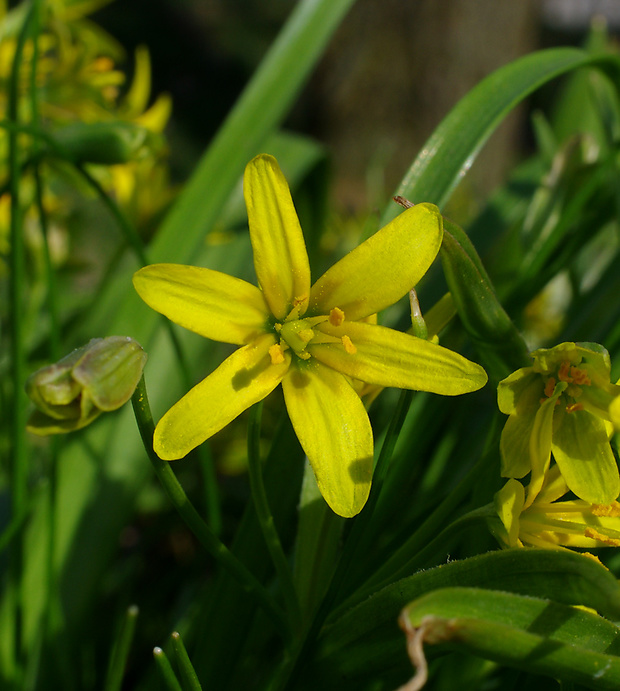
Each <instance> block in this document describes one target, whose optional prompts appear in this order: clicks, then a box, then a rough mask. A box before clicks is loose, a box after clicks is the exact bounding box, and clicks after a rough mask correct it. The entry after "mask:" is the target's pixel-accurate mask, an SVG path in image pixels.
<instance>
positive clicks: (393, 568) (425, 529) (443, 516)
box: [334, 413, 503, 614]
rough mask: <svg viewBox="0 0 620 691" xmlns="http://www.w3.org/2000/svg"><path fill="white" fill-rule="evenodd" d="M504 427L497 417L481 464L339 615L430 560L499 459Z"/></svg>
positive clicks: (463, 480) (342, 607)
mask: <svg viewBox="0 0 620 691" xmlns="http://www.w3.org/2000/svg"><path fill="white" fill-rule="evenodd" d="M502 425H503V420H502V419H501V416H500V415H499V413H498V414H497V415H495V416H494V418H493V421H492V424H491V425H490V428H489V433H488V437H487V443H486V447H485V450H484V453H483V454H482V456H481V458H480V459H479V460H478V462H477V463H476V464H475V465H474V466H473V467H472V468H471V470H470V471H469V472H468V473H467V475H465V477H464V478H463V479H462V480H461V482H459V483H458V485H456V487H455V488H454V489H453V490H452V491H451V492H450V493H449V494H448V495H447V496H446V498H445V499H444V500H443V501H442V502H441V504H439V506H438V507H437V508H436V509H435V511H433V513H432V514H431V515H430V516H429V517H428V518H427V519H426V521H424V523H422V525H421V526H420V527H419V528H418V529H417V530H416V531H415V532H414V533H413V535H411V537H410V538H409V539H408V540H407V541H406V542H405V543H403V544H402V545H401V546H400V547H399V548H398V549H397V550H395V551H394V553H393V555H392V556H391V558H390V559H389V560H388V561H387V562H385V563H384V564H383V566H382V567H381V568H380V569H379V570H378V571H376V572H375V573H374V574H373V575H372V577H371V578H369V579H368V580H367V581H366V583H365V584H364V586H363V588H361V589H360V590H359V591H357V592H356V593H355V594H354V595H353V596H352V597H351V598H349V599H348V600H346V601H345V602H343V603H342V604H341V606H340V607H339V611H340V610H344V608H346V607H350V606H352V604H354V603H356V602H361V601H362V600H363V599H364V598H366V597H368V596H370V595H371V594H372V593H374V592H376V591H377V590H378V589H379V588H382V587H383V586H384V585H386V584H387V583H388V582H394V581H395V580H396V579H397V578H398V577H399V575H403V574H405V573H406V572H407V571H408V569H409V568H410V567H411V565H412V564H416V563H418V562H419V560H420V554H422V555H423V557H424V558H426V557H425V555H426V554H428V550H427V546H428V545H430V544H435V539H436V537H438V534H442V533H443V526H445V525H446V524H447V523H448V521H449V520H450V517H451V516H452V515H453V514H454V511H455V509H456V508H457V507H458V506H459V504H461V503H462V502H463V500H464V499H465V498H466V497H467V495H468V494H469V493H470V492H471V490H472V488H473V487H474V486H475V485H476V483H477V482H479V480H480V475H481V473H482V472H483V470H484V469H485V468H488V467H489V462H490V459H494V458H495V457H496V455H497V444H498V439H499V434H500V432H501V427H502ZM465 515H469V514H465ZM463 518H464V517H463ZM457 520H459V519H457ZM334 614H335V613H334Z"/></svg>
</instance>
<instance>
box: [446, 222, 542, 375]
mask: <svg viewBox="0 0 620 691" xmlns="http://www.w3.org/2000/svg"><path fill="white" fill-rule="evenodd" d="M440 253H441V262H442V265H443V269H444V274H445V276H446V281H447V283H448V287H449V288H450V292H451V294H452V298H453V300H454V305H455V307H456V310H457V312H458V315H459V317H460V318H461V321H462V323H463V326H464V327H465V329H466V330H467V332H468V334H469V336H470V337H471V339H472V340H473V341H474V343H475V345H476V348H477V349H478V351H479V352H480V355H481V357H483V358H484V360H485V364H486V366H487V369H488V370H489V372H490V373H492V375H493V376H494V377H495V378H497V379H501V378H503V377H505V376H506V375H507V374H508V373H509V372H510V371H512V370H514V369H516V368H517V367H522V366H524V365H527V364H529V361H530V359H529V354H528V350H527V346H526V344H525V341H524V340H523V338H522V337H521V335H520V333H519V331H518V330H517V328H516V326H515V325H514V324H513V322H512V321H511V319H510V317H509V316H508V314H507V313H506V311H505V310H504V308H503V307H502V305H501V303H500V302H499V300H498V298H497V295H496V294H495V289H494V288H493V284H492V283H491V279H490V278H489V276H488V274H487V272H486V271H485V269H484V266H483V265H482V262H481V261H480V257H479V256H478V254H477V252H476V250H475V248H474V246H473V245H472V243H471V241H470V240H469V238H468V237H467V234H466V233H465V232H464V231H463V230H462V229H461V228H460V227H459V226H457V225H456V224H454V223H452V222H451V221H448V220H447V219H445V218H444V235H443V241H442V245H441V252H440Z"/></svg>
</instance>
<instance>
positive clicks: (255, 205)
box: [243, 154, 310, 319]
mask: <svg viewBox="0 0 620 691" xmlns="http://www.w3.org/2000/svg"><path fill="white" fill-rule="evenodd" d="M243 194H244V196H245V204H246V206H247V209H248V222H249V226H250V239H251V241H252V249H253V250H254V267H255V269H256V275H257V276H258V282H259V284H260V286H261V288H262V289H263V292H264V294H265V299H266V301H267V304H268V305H269V308H270V309H271V312H272V313H273V314H274V315H275V317H276V318H277V319H284V318H285V317H286V315H287V314H288V313H289V312H290V310H291V308H292V306H293V304H294V302H295V300H296V299H298V300H302V301H303V302H302V307H301V309H300V312H299V314H300V315H302V314H303V313H304V312H305V310H306V306H307V298H308V294H309V292H310V265H309V263H308V254H307V252H306V245H305V243H304V237H303V234H302V232H301V227H300V225H299V219H298V218H297V212H296V211H295V207H294V206H293V200H292V199H291V193H290V190H289V187H288V184H287V182H286V179H285V178H284V175H282V171H281V170H280V167H279V166H278V163H277V161H276V159H275V158H273V156H267V155H266V154H262V155H260V156H257V157H256V158H254V159H252V160H251V161H250V162H249V163H248V165H247V167H246V169H245V176H244V178H243Z"/></svg>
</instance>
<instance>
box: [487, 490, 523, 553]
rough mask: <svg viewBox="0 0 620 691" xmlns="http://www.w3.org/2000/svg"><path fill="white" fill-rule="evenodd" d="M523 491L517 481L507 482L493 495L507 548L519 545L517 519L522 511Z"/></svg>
mask: <svg viewBox="0 0 620 691" xmlns="http://www.w3.org/2000/svg"><path fill="white" fill-rule="evenodd" d="M524 500H525V490H524V489H523V485H522V484H521V483H520V482H518V481H517V480H512V479H511V480H508V482H507V483H506V484H505V485H504V486H503V487H502V489H500V490H499V492H497V493H496V494H495V499H494V503H495V509H496V511H497V513H498V515H499V518H500V520H501V522H502V523H503V525H504V528H505V529H506V537H507V539H508V546H509V547H517V546H518V545H519V517H520V516H521V511H522V510H523V502H524Z"/></svg>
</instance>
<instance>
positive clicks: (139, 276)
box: [133, 264, 269, 345]
mask: <svg viewBox="0 0 620 691" xmlns="http://www.w3.org/2000/svg"><path fill="white" fill-rule="evenodd" d="M133 284H134V286H135V289H136V290H137V291H138V294H139V295H140V297H141V298H142V299H143V300H144V302H146V304H147V305H149V306H150V307H152V308H153V309H154V310H156V311H157V312H160V313H161V314H163V315H165V316H166V317H168V319H170V320H172V321H173V322H175V324H179V326H183V327H184V328H186V329H189V330H190V331H194V332H195V333H197V334H200V335H201V336H205V337H206V338H210V339H212V340H214V341H222V342H223V343H233V344H235V345H244V344H246V343H249V342H250V341H252V340H253V339H254V338H256V337H257V336H258V335H259V334H260V333H262V332H264V331H265V324H266V322H267V318H268V316H269V313H268V310H267V305H266V304H265V300H264V299H263V295H262V293H261V291H260V290H259V289H258V288H257V287H256V286H253V285H252V284H251V283H247V282H246V281H242V280H241V279H239V278H235V277H233V276H229V275H228V274H224V273H220V272H219V271H212V270H211V269H204V268H200V267H196V266H183V265H181V264H152V265H151V266H145V267H144V268H143V269H140V270H139V271H137V272H136V273H135V274H134V277H133Z"/></svg>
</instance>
